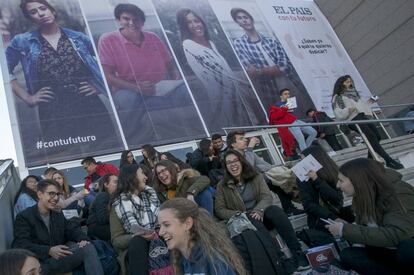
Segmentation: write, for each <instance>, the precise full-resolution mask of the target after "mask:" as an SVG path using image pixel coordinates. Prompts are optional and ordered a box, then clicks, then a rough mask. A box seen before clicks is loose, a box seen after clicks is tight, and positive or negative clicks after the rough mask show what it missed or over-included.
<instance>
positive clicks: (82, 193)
mask: <svg viewBox="0 0 414 275" xmlns="http://www.w3.org/2000/svg"><path fill="white" fill-rule="evenodd" d="M88 194H89V193H86V192H84V191H83V190H82V191H79V192H78V193H76V194H75V198H76V200H81V199H83V198H84V197H86V196H87V195H88Z"/></svg>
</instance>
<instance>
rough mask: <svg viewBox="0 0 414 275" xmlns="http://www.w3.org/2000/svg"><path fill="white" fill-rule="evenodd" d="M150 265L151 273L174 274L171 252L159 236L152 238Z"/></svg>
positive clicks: (149, 256) (159, 274)
mask: <svg viewBox="0 0 414 275" xmlns="http://www.w3.org/2000/svg"><path fill="white" fill-rule="evenodd" d="M148 266H149V271H150V275H173V274H174V270H173V268H172V266H171V264H170V252H169V251H168V248H167V245H166V244H165V242H164V241H163V240H162V239H160V238H159V236H158V235H157V237H156V238H155V239H153V240H151V242H150V245H149V253H148Z"/></svg>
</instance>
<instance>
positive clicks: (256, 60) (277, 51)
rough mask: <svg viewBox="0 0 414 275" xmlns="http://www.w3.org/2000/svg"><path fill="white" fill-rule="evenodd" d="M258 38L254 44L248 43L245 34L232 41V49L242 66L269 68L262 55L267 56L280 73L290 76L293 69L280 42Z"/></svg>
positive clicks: (267, 38)
mask: <svg viewBox="0 0 414 275" xmlns="http://www.w3.org/2000/svg"><path fill="white" fill-rule="evenodd" d="M259 36H260V40H259V41H258V42H254V43H253V42H250V41H249V38H248V36H247V35H246V34H244V35H243V36H242V37H240V38H236V39H234V40H233V45H234V48H235V50H236V53H237V55H238V56H239V58H240V61H241V62H242V63H243V65H244V66H245V67H248V66H254V67H255V68H257V69H262V68H263V67H267V66H270V64H268V62H267V61H266V58H265V57H264V54H267V55H269V57H270V58H271V59H272V61H273V62H274V63H275V65H276V66H277V67H278V69H279V70H280V71H282V72H284V73H285V74H287V75H289V76H290V75H292V74H293V72H294V68H293V66H292V64H291V63H290V60H289V58H288V56H287V55H286V53H285V50H284V49H283V48H282V45H281V44H280V42H279V41H277V40H275V39H273V38H270V37H265V36H263V35H262V34H259ZM258 43H261V44H262V47H263V49H264V50H265V51H266V53H263V52H262V50H261V48H259V47H258V46H257V44H258Z"/></svg>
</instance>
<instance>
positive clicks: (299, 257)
mask: <svg viewBox="0 0 414 275" xmlns="http://www.w3.org/2000/svg"><path fill="white" fill-rule="evenodd" d="M295 256H296V257H295V258H296V262H297V264H298V268H297V269H296V271H304V270H308V269H310V268H311V266H310V264H309V262H308V258H306V256H305V254H303V252H302V251H299V252H297V253H296V255H295Z"/></svg>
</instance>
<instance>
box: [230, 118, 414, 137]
mask: <svg viewBox="0 0 414 275" xmlns="http://www.w3.org/2000/svg"><path fill="white" fill-rule="evenodd" d="M412 120H414V117H399V118H382V119H367V120H343V121H331V122H316V123H315V122H307V123H302V124H297V125H295V124H272V125H258V126H236V127H223V128H222V129H223V130H224V132H226V134H227V130H260V129H269V128H281V127H288V128H290V127H304V126H335V125H348V124H370V123H381V122H403V121H412Z"/></svg>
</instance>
